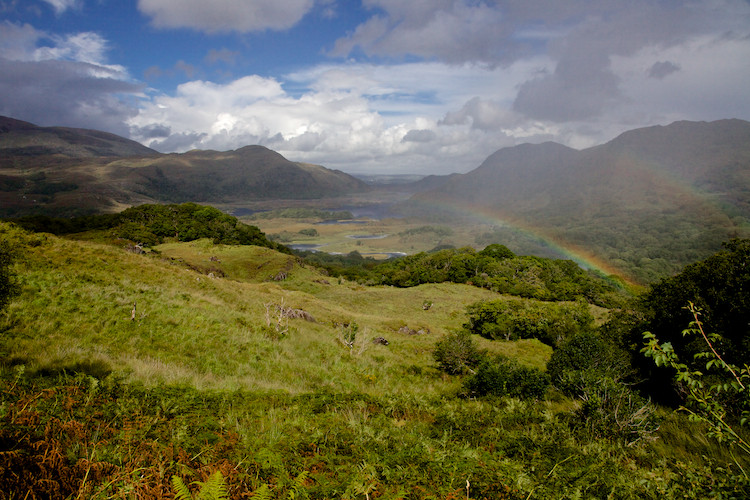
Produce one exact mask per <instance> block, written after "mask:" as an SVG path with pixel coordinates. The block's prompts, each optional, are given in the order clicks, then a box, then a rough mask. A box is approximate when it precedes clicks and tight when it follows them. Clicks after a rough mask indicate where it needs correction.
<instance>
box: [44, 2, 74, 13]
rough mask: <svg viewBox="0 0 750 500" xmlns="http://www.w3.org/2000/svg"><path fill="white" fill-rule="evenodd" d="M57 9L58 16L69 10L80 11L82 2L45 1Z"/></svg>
mask: <svg viewBox="0 0 750 500" xmlns="http://www.w3.org/2000/svg"><path fill="white" fill-rule="evenodd" d="M44 1H45V2H47V3H48V4H50V5H51V6H52V8H53V9H55V12H56V13H57V14H62V13H63V12H65V11H66V10H68V9H79V8H80V7H81V0H44Z"/></svg>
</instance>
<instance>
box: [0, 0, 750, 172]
mask: <svg viewBox="0 0 750 500" xmlns="http://www.w3.org/2000/svg"><path fill="white" fill-rule="evenodd" d="M749 82H750V2H748V0H705V1H689V0H665V1H642V0H628V1H623V0H599V1H597V0H565V1H559V0H508V1H503V0H484V1H475V0H408V1H404V0H211V1H206V0H0V114H1V115H5V116H11V117H13V118H17V119H21V120H26V121H30V122H32V123H35V124H37V125H44V126H47V125H65V126H74V127H85V128H95V129H100V130H106V131H110V132H114V133H117V134H120V135H123V136H125V137H129V138H132V139H135V140H137V141H140V142H142V143H143V144H145V145H147V146H150V147H152V148H154V149H157V150H159V151H162V152H174V151H176V152H183V151H187V150H190V149H196V148H198V149H216V150H228V149H236V148H239V147H242V146H245V145H248V144H262V145H265V146H267V147H269V148H271V149H274V150H276V151H278V152H280V153H282V154H283V155H284V156H286V157H287V158H289V159H291V160H294V161H307V162H311V163H319V164H322V165H325V166H327V167H330V168H337V169H341V170H344V171H347V172H352V173H357V172H359V173H448V172H466V171H468V170H471V169H473V168H475V167H476V166H478V165H479V164H480V163H481V161H482V160H483V159H484V158H486V157H487V156H488V155H489V154H491V153H492V152H494V151H496V150H497V149H499V148H501V147H505V146H511V145H515V144H519V143H523V142H543V141H547V140H554V141H557V142H560V143H562V144H566V145H568V146H571V147H575V148H583V147H588V146H592V145H595V144H600V143H602V142H606V141H607V140H609V139H612V138H613V137H615V136H616V135H617V134H619V133H621V132H623V131H625V130H629V129H632V128H637V127H642V126H648V125H656V124H668V123H671V122H673V121H676V120H716V119H721V118H742V119H745V120H750V90H749V89H750V83H749Z"/></svg>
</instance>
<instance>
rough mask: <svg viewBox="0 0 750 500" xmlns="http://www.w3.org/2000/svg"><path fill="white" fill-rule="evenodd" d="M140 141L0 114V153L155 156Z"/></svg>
mask: <svg viewBox="0 0 750 500" xmlns="http://www.w3.org/2000/svg"><path fill="white" fill-rule="evenodd" d="M158 154H159V153H158V152H157V151H154V150H153V149H151V148H147V147H146V146H144V145H143V144H141V143H138V142H136V141H131V140H130V139H125V138H124V137H120V136H118V135H115V134H110V133H108V132H101V131H99V130H88V129H79V128H69V127H38V126H36V125H34V124H32V123H28V122H24V121H21V120H15V119H13V118H8V117H6V116H0V156H2V157H8V156H43V155H64V156H68V157H71V158H95V157H101V156H104V157H109V156H112V157H128V156H151V155H158Z"/></svg>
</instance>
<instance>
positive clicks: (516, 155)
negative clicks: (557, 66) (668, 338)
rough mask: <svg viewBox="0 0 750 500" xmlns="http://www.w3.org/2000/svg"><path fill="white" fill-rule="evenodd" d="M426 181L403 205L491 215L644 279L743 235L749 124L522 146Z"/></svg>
mask: <svg viewBox="0 0 750 500" xmlns="http://www.w3.org/2000/svg"><path fill="white" fill-rule="evenodd" d="M430 182H431V186H430V187H429V188H427V189H425V190H423V191H422V192H420V193H417V194H416V195H415V196H414V197H413V198H412V200H411V202H410V203H409V204H408V206H407V207H406V208H408V209H410V210H411V211H417V212H418V211H419V209H420V207H422V210H423V211H424V208H425V207H427V209H428V210H432V209H433V208H434V206H433V203H432V200H440V205H441V206H450V207H453V208H454V209H455V208H458V209H460V210H463V211H464V212H466V213H476V212H481V213H483V214H485V215H487V214H490V215H491V216H492V217H494V218H495V219H496V220H497V221H498V223H499V224H500V225H502V224H505V225H507V226H511V227H517V228H522V229H524V230H526V231H528V232H531V233H533V234H537V235H540V237H541V238H543V239H545V240H547V241H551V242H554V243H555V244H556V245H558V246H561V247H563V248H573V249H578V250H583V251H584V252H586V253H589V254H592V255H596V256H597V257H598V258H600V259H603V260H604V261H606V262H607V263H609V264H611V265H612V266H613V267H614V268H619V269H620V270H623V271H627V273H628V274H630V275H632V276H636V277H637V278H639V280H643V281H650V280H651V279H653V278H655V277H656V276H657V275H663V274H665V273H671V272H674V271H676V270H678V269H679V268H680V267H681V266H683V265H684V264H686V263H689V262H692V261H694V260H698V259H700V258H703V257H705V256H706V255H708V254H710V253H712V252H715V251H716V250H717V249H718V248H720V244H721V242H722V241H725V240H727V239H730V238H732V237H735V236H744V235H747V234H748V232H749V228H750V122H746V121H742V120H719V121H715V122H710V123H707V122H686V121H682V122H675V123H673V124H671V125H667V126H655V127H648V128H642V129H636V130H632V131H629V132H626V133H624V134H622V135H620V136H618V137H616V138H615V139H613V140H612V141H610V142H608V143H606V144H603V145H600V146H596V147H592V148H588V149H584V150H575V149H571V148H568V147H565V146H562V145H560V144H556V143H551V142H549V143H544V144H523V145H520V146H515V147H511V148H505V149H501V150H499V151H497V152H495V153H494V154H492V155H491V156H489V157H488V158H487V159H486V160H485V161H484V162H483V163H482V164H481V165H480V166H479V167H478V168H476V169H474V170H473V171H471V172H469V173H466V174H462V175H452V176H448V177H446V178H445V179H444V181H443V182H440V183H437V184H436V182H435V180H434V179H433V180H431V181H430Z"/></svg>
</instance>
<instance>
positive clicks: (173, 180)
mask: <svg viewBox="0 0 750 500" xmlns="http://www.w3.org/2000/svg"><path fill="white" fill-rule="evenodd" d="M367 190H369V187H368V186H367V185H366V184H365V183H364V182H362V181H360V180H358V179H356V178H354V177H352V176H350V175H348V174H345V173H343V172H340V171H337V170H330V169H327V168H325V167H322V166H320V165H312V164H309V163H296V162H291V161H289V160H287V159H286V158H284V157H283V156H282V155H280V154H279V153H277V152H275V151H272V150H270V149H268V148H265V147H263V146H246V147H243V148H240V149H237V150H235V151H223V152H222V151H190V152H188V153H183V154H161V153H158V152H156V151H154V150H152V149H149V148H147V147H145V146H143V145H141V144H139V143H137V142H134V141H130V140H128V139H124V138H122V137H118V136H116V135H113V134H109V133H106V132H99V131H95V130H85V129H73V128H61V127H37V126H36V125H33V124H30V123H27V122H22V121H19V120H14V119H12V118H5V117H0V207H2V209H0V216H11V215H12V216H15V215H24V214H30V213H48V214H51V215H72V214H76V213H85V212H97V211H114V210H119V209H122V208H126V207H127V206H130V205H136V204H141V203H181V202H186V201H195V202H202V203H213V204H221V203H228V204H245V203H249V202H253V201H258V200H270V199H293V200H297V199H314V198H324V197H336V196H342V195H346V194H351V193H356V192H364V191H367Z"/></svg>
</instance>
